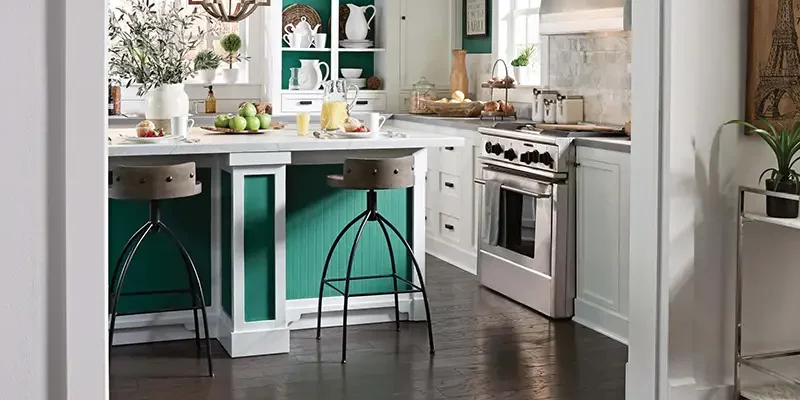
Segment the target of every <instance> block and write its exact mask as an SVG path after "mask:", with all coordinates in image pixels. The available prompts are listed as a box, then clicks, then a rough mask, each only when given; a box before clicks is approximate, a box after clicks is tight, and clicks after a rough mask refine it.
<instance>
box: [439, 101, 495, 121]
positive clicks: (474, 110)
mask: <svg viewBox="0 0 800 400" xmlns="http://www.w3.org/2000/svg"><path fill="white" fill-rule="evenodd" d="M425 105H426V106H427V107H428V109H430V110H431V111H433V112H435V113H436V115H438V116H440V117H477V116H479V115H481V111H483V102H480V101H473V102H471V103H438V102H436V101H432V100H426V101H425Z"/></svg>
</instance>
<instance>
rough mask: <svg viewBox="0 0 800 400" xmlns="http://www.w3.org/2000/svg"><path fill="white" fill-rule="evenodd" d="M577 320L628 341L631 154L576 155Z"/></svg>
mask: <svg viewBox="0 0 800 400" xmlns="http://www.w3.org/2000/svg"><path fill="white" fill-rule="evenodd" d="M576 161H577V163H578V166H577V168H576V206H575V209H576V210H575V211H576V218H577V219H576V221H577V226H576V268H577V271H576V279H577V282H576V283H577V285H576V299H575V321H576V322H578V323H580V324H582V325H586V326H588V327H590V328H592V329H594V330H597V331H599V332H601V333H604V334H606V335H608V336H610V337H613V338H615V339H617V340H620V341H622V342H627V337H628V268H629V225H630V211H629V208H630V154H628V153H622V152H615V151H609V150H601V149H595V148H588V147H578V148H577V151H576Z"/></svg>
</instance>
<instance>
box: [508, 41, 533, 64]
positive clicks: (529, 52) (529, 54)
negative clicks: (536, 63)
mask: <svg viewBox="0 0 800 400" xmlns="http://www.w3.org/2000/svg"><path fill="white" fill-rule="evenodd" d="M535 54H536V48H535V47H533V46H526V47H525V48H524V49H522V51H520V52H519V55H518V56H517V58H515V59H513V60H512V61H511V66H512V67H527V66H528V65H530V63H531V58H533V56H534V55H535Z"/></svg>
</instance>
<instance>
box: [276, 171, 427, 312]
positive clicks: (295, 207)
mask: <svg viewBox="0 0 800 400" xmlns="http://www.w3.org/2000/svg"><path fill="white" fill-rule="evenodd" d="M341 172H342V166H341V165H314V166H289V167H288V168H287V177H286V203H287V213H286V298H287V299H288V300H292V299H307V298H316V297H317V296H318V294H319V282H320V278H321V276H322V268H323V265H324V263H325V257H326V256H327V254H328V249H330V246H331V244H332V243H333V240H334V239H335V238H336V235H337V234H338V233H339V231H340V230H341V229H342V228H344V226H345V225H346V224H347V223H348V222H349V221H350V220H351V219H353V218H354V217H355V216H357V215H358V214H359V213H361V212H362V211H364V209H365V208H366V195H365V193H364V191H361V190H341V189H335V188H331V187H329V186H328V185H327V183H326V179H327V178H326V177H327V175H329V174H340V173H341ZM412 193H413V192H412V189H408V190H383V191H379V192H378V209H379V211H380V212H381V214H383V215H384V216H385V217H386V218H387V219H389V220H390V221H392V223H393V224H394V225H395V226H396V227H397V229H399V230H400V232H402V233H403V234H404V236H405V237H406V238H407V240H409V241H410V240H411V215H412V213H411V212H410V207H411V205H412V197H411V196H412ZM357 228H358V226H355V227H353V228H351V230H350V232H348V234H346V235H345V236H344V237H343V238H342V241H341V242H340V243H339V246H338V247H337V250H336V251H335V252H334V255H333V258H332V259H331V267H330V270H329V271H328V277H329V278H339V277H344V276H345V271H346V267H347V258H348V256H349V254H350V247H351V246H352V243H353V240H354V239H355V234H356V230H357ZM390 235H392V233H391V232H390ZM392 246H393V248H394V251H395V258H396V262H397V268H398V270H399V271H398V272H399V273H400V276H403V277H405V278H407V279H408V278H410V277H411V274H410V271H411V266H410V264H409V263H410V260H409V258H408V256H407V254H406V251H405V250H404V247H403V244H402V242H400V240H399V239H396V238H395V239H393V242H392ZM391 271H392V270H391V264H390V259H389V253H388V250H387V247H386V241H385V239H384V238H383V233H382V232H381V230H380V227H379V226H378V224H377V223H375V222H368V223H367V226H366V227H365V229H364V234H363V235H362V239H361V242H360V244H359V248H358V252H357V254H356V258H355V262H354V267H353V276H364V275H385V274H390V273H391ZM340 288H342V289H344V285H343V284H342V285H341V286H340ZM400 288H401V289H403V288H405V285H401V286H400ZM391 289H392V280H391V279H381V280H371V281H359V282H354V283H352V284H351V291H352V293H366V292H372V291H387V290H391ZM338 295H339V294H337V293H336V292H335V291H333V290H332V289H330V288H326V289H325V296H338Z"/></svg>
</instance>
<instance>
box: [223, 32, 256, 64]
mask: <svg viewBox="0 0 800 400" xmlns="http://www.w3.org/2000/svg"><path fill="white" fill-rule="evenodd" d="M219 44H220V46H222V50H225V53H226V54H225V55H224V56H223V57H222V59H223V60H224V61H225V62H226V63H228V66H229V68H231V69H233V64H234V63H236V62H238V61H249V60H250V57H244V56H242V55H241V54H240V53H239V49H241V48H242V38H240V37H239V35H237V34H235V33H229V34H227V35H225V36H223V37H222V40H220V41H219Z"/></svg>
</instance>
